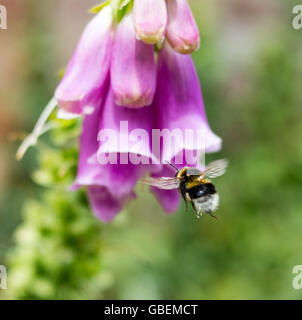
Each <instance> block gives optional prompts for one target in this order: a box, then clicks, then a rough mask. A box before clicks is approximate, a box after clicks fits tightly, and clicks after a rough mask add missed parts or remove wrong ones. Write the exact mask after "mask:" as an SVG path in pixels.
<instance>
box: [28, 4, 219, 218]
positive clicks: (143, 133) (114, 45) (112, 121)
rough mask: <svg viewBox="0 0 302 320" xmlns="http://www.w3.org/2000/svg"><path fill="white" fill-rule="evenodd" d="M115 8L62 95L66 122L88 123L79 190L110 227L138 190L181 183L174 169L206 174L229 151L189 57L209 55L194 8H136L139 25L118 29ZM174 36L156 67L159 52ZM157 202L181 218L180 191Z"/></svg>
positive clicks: (102, 16) (71, 70)
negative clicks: (214, 127) (163, 181)
mask: <svg viewBox="0 0 302 320" xmlns="http://www.w3.org/2000/svg"><path fill="white" fill-rule="evenodd" d="M114 3H115V2H114ZM124 4H125V5H129V7H128V9H129V8H131V3H129V2H127V1H126V2H125V3H124ZM112 8H115V6H113V7H111V4H108V3H107V5H106V6H105V7H104V8H103V9H102V11H101V12H100V13H99V14H97V15H96V16H95V17H94V19H92V21H91V22H90V23H89V24H88V25H87V27H86V29H85V31H84V33H83V35H82V37H81V40H80V42H79V44H78V46H77V49H76V51H75V53H74V55H73V57H72V59H71V61H70V63H69V65H68V67H67V70H66V73H65V76H64V78H63V79H62V81H61V83H60V84H59V86H58V88H57V90H56V93H55V99H56V100H57V102H58V104H59V106H60V107H61V109H62V110H64V112H63V116H64V117H66V116H68V117H70V113H72V114H84V121H83V128H82V133H81V137H80V153H79V163H78V172H77V177H76V181H75V183H74V185H73V186H72V188H71V189H72V190H75V189H78V188H80V187H82V186H84V187H87V194H88V198H89V202H90V204H91V208H92V210H93V212H94V213H95V215H96V216H97V217H98V218H99V219H100V220H102V221H104V222H109V221H111V220H112V219H113V218H114V217H115V215H116V214H117V213H118V212H119V211H120V210H121V209H122V208H123V206H124V205H125V204H126V203H127V202H128V201H129V200H131V199H133V198H134V197H135V193H134V191H133V189H134V187H135V185H136V183H137V181H138V180H139V179H141V178H142V177H144V176H145V175H146V174H151V175H152V176H153V177H157V176H158V177H162V176H173V175H174V174H175V171H174V170H173V168H171V167H170V166H168V165H166V164H165V162H166V161H169V162H171V163H174V164H175V165H176V166H177V167H178V168H180V167H183V166H185V165H189V166H194V167H196V166H198V161H197V159H198V158H199V157H200V156H201V155H202V154H204V153H205V152H214V151H217V150H219V148H220V145H221V140H220V138H218V137H217V136H216V135H215V134H214V133H213V132H212V131H211V129H210V127H209V125H208V122H207V118H206V114H205V110H204V105H203V99H202V94H201V90H200V85H199V81H198V76H197V73H196V70H195V68H194V64H193V61H192V58H191V57H190V56H189V55H184V54H180V53H190V52H192V51H194V50H195V49H196V48H197V47H198V46H199V33H198V30H197V27H196V24H195V21H194V18H193V16H192V13H191V11H190V8H189V5H188V3H187V1H186V0H166V1H164V0H135V2H134V9H133V10H134V12H133V15H132V13H129V12H128V11H129V10H128V11H127V10H126V12H127V14H126V15H125V16H124V17H123V18H122V20H121V21H120V23H119V24H118V25H116V23H114V22H116V21H118V19H117V12H115V10H119V9H116V8H115V9H114V10H113V9H112ZM113 11H114V12H113ZM114 33H115V35H114ZM164 35H165V37H166V40H165V41H164V42H163V47H162V49H161V51H160V52H159V54H158V60H156V59H155V52H154V46H153V45H151V43H152V44H153V43H156V42H158V41H161V40H162V38H163V36H164ZM139 39H142V40H143V41H142V40H139ZM148 43H149V44H148ZM176 51H178V52H176ZM52 100H54V99H52ZM54 105H55V101H51V104H50V107H49V109H48V108H46V113H45V114H43V115H42V120H43V121H44V120H45V119H46V118H47V116H48V115H49V114H50V112H51V111H52V110H53V106H54ZM42 120H41V122H43V121H42ZM43 123H44V122H43ZM40 127H42V126H41V125H40V123H39V128H40ZM153 129H157V130H158V131H159V132H160V134H161V132H167V133H168V134H169V133H170V134H172V140H170V141H171V144H170V147H166V146H165V144H164V141H162V140H160V141H161V142H160V143H159V145H158V146H156V145H154V144H153V142H154V141H152V139H151V140H150V137H153V135H152V133H153V132H152V130H153ZM41 131H42V130H41ZM188 131H189V132H190V134H191V135H189V139H187V138H186V137H187V134H188ZM198 132H199V133H200V132H201V136H200V135H198ZM174 133H175V136H174V140H173V135H174ZM178 137H180V138H178ZM34 138H35V139H36V137H34ZM31 140H33V138H31ZM33 141H35V140H33ZM157 141H158V140H157ZM198 142H199V143H198ZM154 147H155V150H154ZM152 192H153V193H154V194H155V196H156V197H157V199H158V201H159V202H160V204H161V205H162V207H163V208H164V209H165V211H167V212H169V213H172V212H174V211H175V210H176V209H177V208H178V206H179V202H180V196H179V194H178V191H177V190H160V189H155V188H154V189H152Z"/></svg>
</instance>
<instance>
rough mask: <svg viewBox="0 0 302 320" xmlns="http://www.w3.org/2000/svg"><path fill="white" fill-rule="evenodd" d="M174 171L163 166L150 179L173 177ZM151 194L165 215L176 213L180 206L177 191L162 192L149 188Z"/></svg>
mask: <svg viewBox="0 0 302 320" xmlns="http://www.w3.org/2000/svg"><path fill="white" fill-rule="evenodd" d="M174 175H175V170H174V169H173V168H171V167H170V166H168V165H165V166H164V167H163V169H162V170H161V171H160V172H159V173H155V174H152V177H154V178H157V177H173V176H174ZM151 192H152V193H153V194H154V195H155V197H156V199H157V201H158V202H159V204H160V205H161V206H162V208H163V209H164V210H165V211H166V212H167V213H174V212H175V211H177V209H178V207H179V204H180V194H179V192H178V190H162V189H159V188H155V187H151Z"/></svg>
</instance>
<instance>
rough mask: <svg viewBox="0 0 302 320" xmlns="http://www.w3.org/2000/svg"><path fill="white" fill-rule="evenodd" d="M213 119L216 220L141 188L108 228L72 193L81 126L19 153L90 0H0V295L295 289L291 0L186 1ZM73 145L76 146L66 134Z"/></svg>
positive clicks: (300, 106) (219, 295)
mask: <svg viewBox="0 0 302 320" xmlns="http://www.w3.org/2000/svg"><path fill="white" fill-rule="evenodd" d="M190 3H191V7H192V10H193V12H194V15H195V17H196V20H197V23H198V25H199V28H200V33H201V39H202V44H201V48H200V50H199V51H198V52H196V53H194V55H193V57H194V61H195V63H196V67H197V69H198V73H199V76H200V81H201V84H202V88H203V94H204V99H205V105H206V110H207V114H208V118H209V122H210V124H211V126H212V128H213V130H214V132H215V133H217V134H218V135H219V136H221V137H222V138H223V141H224V144H223V149H222V151H221V152H220V153H218V154H213V155H208V156H207V161H210V160H211V159H217V158H220V157H226V158H228V159H229V161H230V167H229V169H228V171H227V174H226V175H225V176H224V177H222V178H219V179H217V183H216V184H217V188H218V190H219V192H220V195H221V205H220V208H219V211H218V212H217V216H218V218H219V219H218V221H216V220H215V219H211V218H210V217H208V216H204V217H202V219H201V220H200V221H199V222H197V221H196V220H195V218H194V216H193V214H192V212H190V213H186V212H185V207H184V206H183V205H182V207H181V208H180V209H179V211H178V212H177V213H176V214H175V215H173V216H167V215H165V214H164V213H163V212H162V210H161V208H160V207H159V205H158V204H157V202H156V200H155V199H154V198H153V196H152V195H151V194H150V193H149V192H148V191H147V189H144V190H142V189H141V188H140V187H138V188H137V192H138V194H139V197H138V199H137V200H135V201H133V202H131V203H130V204H129V205H128V206H127V207H126V208H125V210H124V211H123V212H122V213H121V214H120V215H119V216H118V218H117V219H116V220H115V221H114V222H113V223H112V224H109V225H104V224H102V223H100V222H99V221H97V220H96V219H95V218H94V217H93V216H92V214H91V212H90V211H89V209H88V207H87V200H86V197H85V193H84V192H83V191H80V192H78V193H68V192H67V191H66V187H67V186H68V185H69V184H70V183H71V181H72V179H73V176H74V173H75V170H76V156H77V150H76V141H77V139H76V137H77V134H78V130H79V129H78V128H79V126H78V123H77V122H76V121H70V122H64V123H62V122H56V121H55V120H54V123H56V129H54V130H53V132H51V133H50V134H47V135H45V137H43V138H42V139H41V140H40V142H39V144H38V146H37V148H32V149H31V150H30V151H29V152H28V153H27V155H26V156H25V158H24V159H23V160H22V161H21V162H16V161H15V152H16V149H17V147H18V144H19V143H20V139H22V138H24V136H25V135H26V133H28V132H30V131H31V129H32V127H33V125H34V123H35V121H36V120H37V118H38V116H39V114H40V113H41V111H42V110H43V107H44V106H45V105H46V103H47V102H48V100H49V99H50V98H51V97H52V95H53V92H54V89H55V87H56V85H57V83H58V81H59V74H60V70H62V68H63V67H64V66H65V65H66V63H67V61H68V59H69V57H70V56H71V54H72V51H73V49H74V47H75V45H76V43H77V41H78V39H79V36H80V33H81V31H82V29H83V27H84V26H85V24H86V23H87V21H89V19H90V15H89V14H88V13H87V12H88V9H89V8H90V7H91V6H93V5H94V4H95V0H94V1H93V0H89V1H88V0H86V1H80V0H77V1H75V0H56V1H47V2H45V3H43V4H41V2H40V1H37V0H1V4H2V5H5V6H6V8H7V10H8V30H0V48H1V49H0V264H3V265H5V266H6V267H7V271H8V283H7V287H8V289H7V290H5V291H4V290H2V291H1V290H0V291H1V292H0V298H1V299H110V298H111V299H301V298H302V290H300V291H297V290H294V289H293V288H292V279H293V277H294V275H293V273H292V269H293V267H294V266H295V265H302V238H301V237H302V236H301V235H302V196H301V195H302V143H301V138H302V122H301V117H302V90H301V85H302V59H301V54H302V41H301V39H302V38H301V37H302V31H296V30H294V29H293V28H292V19H293V14H292V8H293V6H294V5H295V4H296V3H295V2H294V1H290V0H289V1H284V0H245V1H242V0H203V1H196V0H195V1H194V0H192V1H190ZM71 142H73V143H71Z"/></svg>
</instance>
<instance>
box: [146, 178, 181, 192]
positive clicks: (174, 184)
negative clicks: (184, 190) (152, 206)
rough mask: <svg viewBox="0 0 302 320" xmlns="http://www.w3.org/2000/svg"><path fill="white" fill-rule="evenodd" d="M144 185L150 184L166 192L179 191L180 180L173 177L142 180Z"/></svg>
mask: <svg viewBox="0 0 302 320" xmlns="http://www.w3.org/2000/svg"><path fill="white" fill-rule="evenodd" d="M141 182H142V183H144V184H148V185H149V186H152V187H156V188H159V189H164V190H172V189H177V188H178V187H179V183H180V181H179V179H178V178H176V177H175V178H171V177H161V178H151V177H150V178H145V179H142V180H141Z"/></svg>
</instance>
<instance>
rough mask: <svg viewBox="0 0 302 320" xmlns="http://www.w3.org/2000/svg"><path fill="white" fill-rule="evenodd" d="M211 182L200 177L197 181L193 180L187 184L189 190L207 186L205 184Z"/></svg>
mask: <svg viewBox="0 0 302 320" xmlns="http://www.w3.org/2000/svg"><path fill="white" fill-rule="evenodd" d="M209 182H210V181H209V180H207V179H203V178H202V177H201V176H200V177H198V178H197V179H196V178H195V179H191V180H190V181H188V183H187V189H191V188H194V187H196V186H199V185H201V184H205V183H209Z"/></svg>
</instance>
